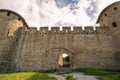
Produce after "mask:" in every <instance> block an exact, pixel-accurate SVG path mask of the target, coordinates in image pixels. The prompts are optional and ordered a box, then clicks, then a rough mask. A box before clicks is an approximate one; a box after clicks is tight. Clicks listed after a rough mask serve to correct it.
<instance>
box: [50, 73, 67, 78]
mask: <svg viewBox="0 0 120 80" xmlns="http://www.w3.org/2000/svg"><path fill="white" fill-rule="evenodd" d="M48 75H49V76H51V77H55V78H57V80H65V76H62V75H58V74H52V73H51V74H48Z"/></svg>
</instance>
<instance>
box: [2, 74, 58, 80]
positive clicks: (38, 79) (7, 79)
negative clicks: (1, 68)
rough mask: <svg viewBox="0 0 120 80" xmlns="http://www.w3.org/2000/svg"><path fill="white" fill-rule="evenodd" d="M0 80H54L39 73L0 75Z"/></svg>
mask: <svg viewBox="0 0 120 80" xmlns="http://www.w3.org/2000/svg"><path fill="white" fill-rule="evenodd" d="M0 80H56V78H54V77H49V76H48V75H47V74H44V73H39V72H20V73H11V74H0Z"/></svg>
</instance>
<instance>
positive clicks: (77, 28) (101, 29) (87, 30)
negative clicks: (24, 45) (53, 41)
mask: <svg viewBox="0 0 120 80" xmlns="http://www.w3.org/2000/svg"><path fill="white" fill-rule="evenodd" d="M20 30H22V31H27V32H30V33H34V32H38V33H79V34H83V33H86V34H94V33H96V32H97V33H108V32H109V27H107V26H101V27H95V28H93V27H92V26H86V27H84V30H83V28H82V27H81V26H74V27H73V30H72V28H71V27H62V30H60V27H51V29H50V30H49V28H48V27H40V29H39V30H37V28H36V27H29V28H28V29H27V30H26V28H24V27H21V28H20Z"/></svg>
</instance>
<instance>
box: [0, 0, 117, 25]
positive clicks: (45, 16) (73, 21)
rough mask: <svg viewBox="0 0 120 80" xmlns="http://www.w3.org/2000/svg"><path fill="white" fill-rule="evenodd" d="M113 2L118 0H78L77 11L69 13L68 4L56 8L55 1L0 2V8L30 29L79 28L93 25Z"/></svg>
mask: <svg viewBox="0 0 120 80" xmlns="http://www.w3.org/2000/svg"><path fill="white" fill-rule="evenodd" d="M63 1H64V0H63ZM115 1H119V0H104V1H103V0H79V2H78V4H75V7H78V9H73V10H72V11H71V10H70V4H67V5H66V6H64V7H62V8H58V7H57V6H56V3H55V0H9V1H7V0H0V8H1V9H10V10H13V11H15V12H17V13H19V14H20V15H22V16H23V17H24V18H25V20H26V21H27V23H28V25H29V26H32V27H39V26H59V25H64V26H65V25H80V26H81V25H94V24H95V22H96V20H97V17H98V15H99V14H100V12H101V11H102V10H103V9H104V8H105V7H107V6H108V5H110V4H111V3H113V2H115ZM92 2H93V3H92ZM85 10H86V11H87V13H89V14H87V13H86V12H85ZM73 13H74V14H73ZM91 19H92V20H91Z"/></svg>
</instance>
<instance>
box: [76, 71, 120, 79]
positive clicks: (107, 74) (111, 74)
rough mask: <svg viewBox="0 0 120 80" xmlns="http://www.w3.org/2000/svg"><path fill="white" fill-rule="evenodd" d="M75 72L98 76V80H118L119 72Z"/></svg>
mask: <svg viewBox="0 0 120 80" xmlns="http://www.w3.org/2000/svg"><path fill="white" fill-rule="evenodd" d="M75 71H78V72H83V73H84V74H86V75H94V76H100V77H98V79H99V80H120V72H111V71H102V70H93V69H76V70H75Z"/></svg>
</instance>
